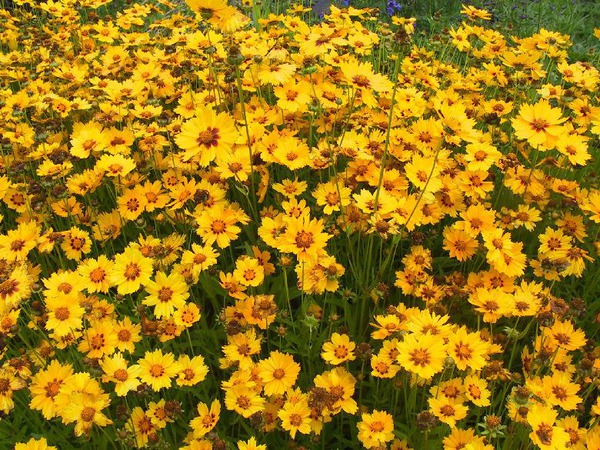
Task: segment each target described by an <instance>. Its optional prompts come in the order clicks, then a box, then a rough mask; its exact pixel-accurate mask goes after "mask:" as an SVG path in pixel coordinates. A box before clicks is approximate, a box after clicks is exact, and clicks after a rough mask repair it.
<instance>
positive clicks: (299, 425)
mask: <svg viewBox="0 0 600 450" xmlns="http://www.w3.org/2000/svg"><path fill="white" fill-rule="evenodd" d="M310 412H311V409H310V407H309V406H308V403H307V401H306V400H304V401H299V402H290V401H287V402H286V403H285V404H284V405H283V408H281V409H280V410H279V412H278V413H277V416H278V417H279V418H280V419H281V427H282V428H283V429H284V430H286V431H289V432H290V436H292V439H295V438H296V433H298V432H300V433H302V434H309V433H310V431H311V428H310V423H311V420H310Z"/></svg>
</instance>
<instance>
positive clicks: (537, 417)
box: [527, 404, 569, 450]
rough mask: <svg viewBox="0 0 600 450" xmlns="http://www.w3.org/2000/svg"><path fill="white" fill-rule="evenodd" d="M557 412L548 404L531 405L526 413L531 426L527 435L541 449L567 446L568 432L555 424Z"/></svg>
mask: <svg viewBox="0 0 600 450" xmlns="http://www.w3.org/2000/svg"><path fill="white" fill-rule="evenodd" d="M557 417H558V413H557V412H556V411H554V410H553V409H552V408H550V407H549V406H542V405H539V404H535V405H533V406H532V407H531V408H530V409H529V412H528V413H527V422H528V423H529V425H530V426H531V428H532V431H531V433H529V437H530V438H531V441H532V442H533V443H534V444H535V445H537V446H539V447H540V448H541V449H542V450H551V449H559V448H567V443H568V442H569V434H568V433H567V432H566V431H565V430H564V429H563V428H561V427H557V426H555V425H554V424H555V422H556V418H557Z"/></svg>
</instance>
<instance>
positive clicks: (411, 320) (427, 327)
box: [406, 309, 452, 339]
mask: <svg viewBox="0 0 600 450" xmlns="http://www.w3.org/2000/svg"><path fill="white" fill-rule="evenodd" d="M448 320H450V316H448V315H445V314H444V315H443V316H439V315H437V314H436V313H434V312H431V311H429V310H428V309H424V310H422V311H418V312H415V313H414V314H411V315H410V317H408V321H407V322H406V329H407V330H408V331H410V332H411V333H413V334H415V335H416V336H418V335H422V334H431V335H434V336H441V337H443V338H444V339H447V338H448V336H449V335H450V334H451V333H452V329H451V327H452V326H451V325H450V324H449V323H448Z"/></svg>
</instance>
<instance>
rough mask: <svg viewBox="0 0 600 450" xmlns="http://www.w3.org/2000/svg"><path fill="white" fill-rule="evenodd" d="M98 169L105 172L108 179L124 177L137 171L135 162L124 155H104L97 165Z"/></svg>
mask: <svg viewBox="0 0 600 450" xmlns="http://www.w3.org/2000/svg"><path fill="white" fill-rule="evenodd" d="M96 168H97V169H98V170H101V171H103V172H104V173H105V174H106V176H107V177H124V176H125V175H127V174H128V173H129V172H131V171H132V170H133V169H135V162H134V161H133V159H131V158H128V157H126V156H123V155H119V154H117V155H108V154H104V155H102V156H101V157H100V159H99V160H98V162H97V163H96Z"/></svg>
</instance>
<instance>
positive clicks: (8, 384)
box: [0, 368, 27, 414]
mask: <svg viewBox="0 0 600 450" xmlns="http://www.w3.org/2000/svg"><path fill="white" fill-rule="evenodd" d="M0 386H1V387H2V390H1V391H0V411H1V412H2V413H4V414H8V413H10V412H11V411H12V410H13V408H14V406H15V402H14V400H13V393H14V392H15V391H19V390H21V389H23V388H25V387H26V386H27V382H26V381H25V380H23V379H21V378H20V377H19V376H17V375H16V374H15V373H14V371H12V370H9V369H4V368H0Z"/></svg>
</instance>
